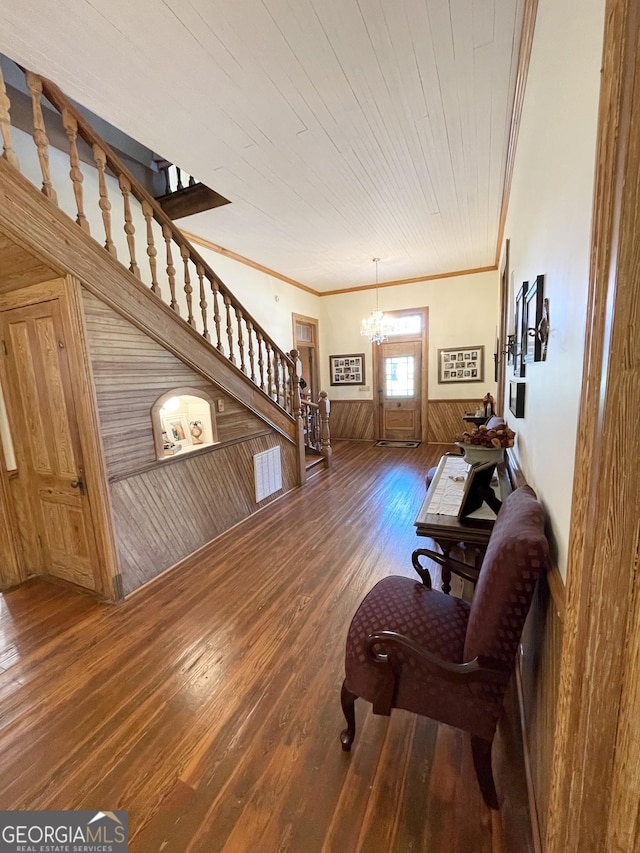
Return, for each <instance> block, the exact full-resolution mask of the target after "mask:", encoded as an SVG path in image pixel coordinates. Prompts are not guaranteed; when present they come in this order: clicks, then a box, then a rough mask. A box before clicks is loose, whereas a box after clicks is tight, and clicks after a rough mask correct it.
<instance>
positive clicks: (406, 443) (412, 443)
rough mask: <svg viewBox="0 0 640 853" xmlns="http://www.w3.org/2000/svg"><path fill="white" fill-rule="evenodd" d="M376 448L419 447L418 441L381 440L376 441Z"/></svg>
mask: <svg viewBox="0 0 640 853" xmlns="http://www.w3.org/2000/svg"><path fill="white" fill-rule="evenodd" d="M376 447H420V442H419V441H391V440H390V439H388V438H381V439H380V441H376Z"/></svg>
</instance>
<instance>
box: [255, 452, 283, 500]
mask: <svg viewBox="0 0 640 853" xmlns="http://www.w3.org/2000/svg"><path fill="white" fill-rule="evenodd" d="M253 472H254V476H255V482H256V503H258V504H259V503H260V501H263V500H264V499H265V498H268V497H269V495H272V494H273V493H274V492H278V491H280V489H281V488H282V465H281V462H280V448H279V447H272V448H270V450H265V451H263V452H262V453H256V455H255V456H254V457H253Z"/></svg>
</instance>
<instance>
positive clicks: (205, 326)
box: [196, 263, 211, 343]
mask: <svg viewBox="0 0 640 853" xmlns="http://www.w3.org/2000/svg"><path fill="white" fill-rule="evenodd" d="M196 272H197V273H198V281H199V282H200V314H201V315H202V337H203V338H204V339H205V341H209V343H211V335H210V334H209V323H208V318H207V296H206V293H205V289H204V267H203V266H202V264H200V263H198V264H196Z"/></svg>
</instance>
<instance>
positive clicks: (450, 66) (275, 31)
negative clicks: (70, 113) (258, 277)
mask: <svg viewBox="0 0 640 853" xmlns="http://www.w3.org/2000/svg"><path fill="white" fill-rule="evenodd" d="M522 5H523V0H136V2H131V0H108V2H107V0H103V2H100V0H57V2H56V3H53V4H52V3H50V2H49V1H48V0H30V2H29V3H24V0H4V2H3V3H2V8H1V9H0V51H1V52H2V53H5V54H6V55H7V56H9V57H11V58H12V59H14V60H16V61H18V62H20V63H21V64H23V65H25V66H27V67H29V68H31V69H33V70H35V71H37V72H39V73H41V74H44V75H45V76H48V77H50V78H51V79H53V80H54V81H55V82H57V83H58V84H59V85H60V86H61V87H62V89H63V90H64V91H66V93H67V94H68V95H70V96H71V97H73V98H75V99H76V100H77V101H79V102H80V103H81V104H83V105H84V106H86V107H88V108H89V109H91V110H92V111H93V112H95V113H97V114H98V115H100V116H102V117H103V118H105V119H106V120H107V121H109V122H111V123H112V124H113V125H115V126H116V127H118V128H120V129H121V130H123V131H125V132H126V133H127V134H129V135H130V136H132V137H133V138H134V139H137V140H139V141H140V142H142V143H143V144H144V145H146V146H148V147H149V148H151V149H153V150H154V151H157V152H159V154H161V155H162V156H163V157H166V158H167V159H169V160H171V161H172V162H175V163H177V164H178V165H180V166H181V167H183V168H184V169H186V170H187V171H188V172H189V173H190V174H193V175H195V176H196V177H197V178H198V179H200V180H202V181H203V182H204V183H206V184H208V185H209V186H211V187H213V188H214V189H215V190H217V191H218V192H220V193H222V195H224V196H226V197H227V198H228V199H230V200H231V202H232V204H230V205H227V206H225V207H220V208H217V209H215V210H212V211H208V212H206V213H202V214H198V215H196V216H195V217H189V218H187V219H184V220H181V223H180V224H181V226H182V227H183V228H185V229H186V230H188V231H191V232H194V233H196V234H199V235H201V236H203V237H205V238H207V239H208V240H210V241H212V242H214V243H216V244H218V245H221V246H224V247H225V248H226V249H229V250H230V251H232V252H236V253H238V254H241V255H243V256H245V257H248V258H250V259H251V260H253V261H255V262H257V263H259V264H262V265H264V266H266V267H269V268H271V269H274V270H276V271H277V272H279V273H281V274H282V275H285V276H288V277H290V278H292V279H295V280H296V281H299V282H302V283H303V284H305V285H307V286H310V287H312V288H314V289H316V290H318V291H326V290H335V289H340V288H347V287H357V286H361V285H365V284H369V283H371V281H372V262H371V259H372V258H373V257H379V258H380V259H381V262H380V265H379V269H380V281H381V282H384V281H390V280H398V279H405V278H414V277H419V276H427V275H434V274H439V273H447V272H452V271H456V270H463V269H472V268H478V267H486V266H491V265H493V264H494V263H495V256H496V241H497V238H498V222H499V215H500V203H501V196H502V185H503V178H504V171H505V160H506V152H507V141H508V135H509V126H510V120H511V109H512V102H513V94H514V88H515V75H516V67H517V59H518V47H519V34H520V28H521V22H522Z"/></svg>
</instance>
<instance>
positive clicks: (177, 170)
mask: <svg viewBox="0 0 640 853" xmlns="http://www.w3.org/2000/svg"><path fill="white" fill-rule="evenodd" d="M176 176H177V178H178V183H177V185H176V192H178V190H183V189H184V187H183V186H182V170H181V169H180V168H179V167H178V166H176Z"/></svg>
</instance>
